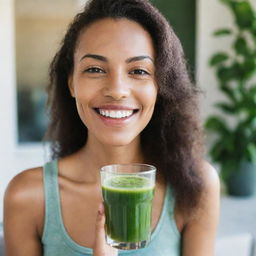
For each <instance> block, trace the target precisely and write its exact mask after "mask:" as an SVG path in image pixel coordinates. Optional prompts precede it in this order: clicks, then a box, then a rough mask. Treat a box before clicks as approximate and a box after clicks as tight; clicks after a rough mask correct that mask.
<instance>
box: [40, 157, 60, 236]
mask: <svg viewBox="0 0 256 256" xmlns="http://www.w3.org/2000/svg"><path fill="white" fill-rule="evenodd" d="M43 179H44V195H45V220H44V231H43V235H42V241H44V240H47V237H48V235H51V237H52V234H54V233H55V234H56V233H58V231H59V229H60V218H59V214H60V213H59V211H60V209H59V193H58V160H53V161H51V162H48V163H46V164H45V165H44V168H43Z"/></svg>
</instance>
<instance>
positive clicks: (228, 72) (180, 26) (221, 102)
mask: <svg viewBox="0 0 256 256" xmlns="http://www.w3.org/2000/svg"><path fill="white" fill-rule="evenodd" d="M85 2H86V1H82V0H55V1H51V0H0V163H1V165H0V223H1V222H2V220H3V195H4V191H5V189H6V186H7V184H8V182H9V181H10V179H11V178H12V177H13V176H15V175H16V174H17V173H19V172H20V171H22V170H24V169H26V168H31V167H35V166H40V165H43V164H44V163H45V162H46V161H48V160H49V148H48V145H47V144H44V143H42V139H43V136H44V133H45V130H46V127H47V122H48V119H47V114H46V110H45V105H46V86H47V84H48V67H49V64H50V61H51V59H52V58H53V56H54V53H55V52H56V50H57V48H58V46H59V44H60V41H61V39H62V37H63V35H64V33H65V30H66V28H67V26H68V24H69V22H70V21H71V19H72V17H73V16H74V15H75V14H76V13H77V12H78V11H79V10H80V9H81V8H82V6H83V5H84V3H85ZM152 2H153V3H154V4H155V5H156V6H157V7H158V8H159V9H160V10H161V11H162V13H164V15H165V16H166V17H167V18H168V20H169V21H170V23H171V25H172V26H173V28H174V30H175V32H176V34H177V35H178V37H179V38H180V40H181V42H182V45H183V47H184V51H185V55H186V57H187V61H188V67H189V70H190V73H191V77H192V79H193V80H194V81H195V83H196V84H197V85H198V86H199V87H200V88H201V89H202V90H203V92H204V93H203V96H202V100H201V107H202V111H201V112H202V113H201V115H202V116H201V117H202V120H203V122H204V123H205V125H206V128H207V129H206V136H205V137H206V138H205V139H206V144H207V152H209V153H207V155H206V158H207V159H208V160H209V161H211V162H212V163H213V164H214V166H215V167H216V168H217V170H218V172H219V173H220V176H221V178H222V181H223V182H222V183H223V185H222V196H221V218H220V227H219V230H218V240H217V245H216V248H217V250H216V255H217V256H221V255H225V256H227V255H232V256H236V255H237V256H247V255H248V256H249V255H250V256H252V255H253V254H252V253H253V244H254V239H255V238H256V221H255V219H256V199H255V187H256V185H255V184H256V182H255V173H256V168H255V164H254V163H255V162H256V146H255V145H256V138H255V135H256V112H255V110H256V90H255V87H256V85H255V83H256V82H255V71H256V37H254V36H253V35H256V13H255V8H256V0H250V1H242V0H241V1H239V0H230V1H229V0H222V1H221V0H179V1H177V0H168V1H167V0H152ZM216 31H217V32H216ZM214 33H215V35H214ZM254 131H255V133H254ZM242 142H243V143H242ZM241 143H242V144H241ZM237 149H240V151H237ZM234 159H235V160H234ZM238 167H239V168H238ZM238 174H241V175H240V176H238ZM245 174H246V175H247V176H248V177H249V178H248V180H249V183H248V180H247V181H246V180H244V177H245V176H246V175H245ZM231 177H232V178H234V177H235V178H236V180H235V181H234V179H233V180H232V181H230V178H231ZM237 177H238V178H237ZM241 177H242V178H241ZM237 180H238V181H237ZM241 181H242V182H241ZM234 188H235V189H234ZM236 188H238V191H237V190H236ZM1 235H2V231H1V224H0V236H1ZM236 246H237V247H236ZM0 247H1V241H0ZM0 255H1V252H0Z"/></svg>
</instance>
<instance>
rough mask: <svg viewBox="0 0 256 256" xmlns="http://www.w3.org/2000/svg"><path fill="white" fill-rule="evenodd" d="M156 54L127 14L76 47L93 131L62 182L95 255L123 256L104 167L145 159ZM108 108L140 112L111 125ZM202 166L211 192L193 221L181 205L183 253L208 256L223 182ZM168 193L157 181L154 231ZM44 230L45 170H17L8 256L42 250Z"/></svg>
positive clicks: (80, 90)
mask: <svg viewBox="0 0 256 256" xmlns="http://www.w3.org/2000/svg"><path fill="white" fill-rule="evenodd" d="M131 46H132V47H131ZM88 54H90V56H89V57H88ZM91 54H93V55H97V56H101V58H99V57H97V58H95V56H94V57H92V56H91ZM85 55H87V57H85ZM136 56H148V57H147V58H142V59H140V60H138V59H134V58H133V57H136ZM102 57H104V58H102ZM131 58H133V59H131ZM154 58H155V52H154V47H153V43H152V39H151V37H150V35H149V34H148V33H147V32H146V31H145V30H144V29H143V28H142V27H141V26H140V25H139V24H137V23H135V22H133V21H129V20H126V19H120V20H113V19H110V18H108V19H103V20H100V21H97V22H96V23H93V24H92V25H90V26H89V27H88V28H87V29H86V30H85V31H83V33H82V34H81V36H80V39H79V42H78V44H77V47H76V51H75V54H74V63H75V64H74V71H73V73H72V74H70V77H69V81H68V82H69V89H70V93H71V95H72V96H73V97H74V98H75V100H76V104H77V109H78V113H79V115H80V118H81V120H82V121H83V122H84V124H85V125H86V126H87V128H88V141H87V143H86V145H85V146H84V147H83V148H82V149H81V150H79V151H78V152H76V153H74V154H72V155H70V156H68V157H65V158H63V159H61V160H60V161H59V166H58V167H59V177H58V181H59V187H60V199H61V206H62V215H63V221H64V224H65V228H66V230H67V232H68V234H69V235H70V237H71V238H72V239H73V240H74V241H75V242H76V243H78V244H80V245H82V246H86V247H90V248H93V249H94V256H104V255H108V256H114V255H117V251H116V250H115V249H113V248H110V247H109V246H108V245H106V244H105V239H104V221H105V216H104V209H103V207H102V204H101V202H102V195H101V189H100V177H99V168H100V167H101V166H103V165H106V164H111V163H131V162H141V163H143V162H144V157H143V152H142V151H141V148H140V133H141V131H142V130H143V129H144V128H145V126H146V125H147V123H148V122H149V120H150V118H151V116H152V113H153V110H154V105H155V101H156V96H157V84H156V80H155V77H154V71H155V66H154ZM110 105H111V108H113V105H114V106H115V107H120V106H126V107H127V106H129V107H131V108H133V109H136V110H137V112H136V113H135V114H133V116H132V117H131V118H128V120H127V121H126V122H125V123H122V122H121V124H120V123H118V122H117V123H115V122H114V123H111V122H110V123H109V122H106V120H105V121H103V120H102V119H101V118H100V116H99V114H98V113H97V112H96V111H95V108H100V107H104V108H106V106H107V107H109V106H110ZM85 166H86V168H84V167H85ZM70 170H72V172H70ZM198 171H199V172H201V175H202V177H203V180H204V182H205V191H204V195H203V197H202V200H201V203H200V205H199V207H198V209H197V210H196V211H195V213H194V215H193V217H192V218H189V219H188V218H187V217H185V216H187V215H185V214H184V213H183V212H182V211H180V210H179V209H178V208H177V207H175V220H176V225H177V228H178V230H179V231H180V232H181V233H182V255H183V256H205V255H209V256H210V255H213V251H214V250H213V247H214V238H215V234H216V226H217V222H218V212H219V180H218V175H217V174H216V171H215V170H214V169H213V168H212V167H211V166H210V165H209V164H208V163H206V162H203V161H202V164H201V167H200V170H198ZM165 190H166V184H165V182H164V181H163V180H161V179H160V178H158V179H157V183H156V189H155V197H154V200H153V212H152V230H153V229H154V228H155V227H156V225H157V223H158V221H159V218H160V214H161V211H162V207H163V201H164V196H165ZM43 227H44V191H43V180H42V167H39V168H34V169H30V170H26V171H23V172H22V173H20V174H18V175H17V176H16V177H14V178H13V180H12V181H11V182H10V184H9V186H8V188H7V190H6V194H5V203H4V230H5V240H6V249H7V256H23V255H24V256H27V255H30V256H39V255H42V245H41V242H40V240H41V236H42V233H43Z"/></svg>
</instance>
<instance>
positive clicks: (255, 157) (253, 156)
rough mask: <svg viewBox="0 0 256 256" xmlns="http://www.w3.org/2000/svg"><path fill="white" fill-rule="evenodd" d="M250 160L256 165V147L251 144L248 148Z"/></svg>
mask: <svg viewBox="0 0 256 256" xmlns="http://www.w3.org/2000/svg"><path fill="white" fill-rule="evenodd" d="M247 153H248V157H249V159H248V160H251V161H252V162H253V163H256V145H255V144H253V143H249V144H248V146H247Z"/></svg>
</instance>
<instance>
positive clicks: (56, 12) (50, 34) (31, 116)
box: [15, 0, 79, 143]
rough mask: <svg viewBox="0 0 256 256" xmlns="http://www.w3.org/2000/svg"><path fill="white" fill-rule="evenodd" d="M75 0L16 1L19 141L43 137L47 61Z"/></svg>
mask: <svg viewBox="0 0 256 256" xmlns="http://www.w3.org/2000/svg"><path fill="white" fill-rule="evenodd" d="M78 6H79V1H74V0H55V1H51V0H16V1H15V27H16V42H15V43H16V44H15V45H16V80H17V81H16V82H17V108H18V109H17V115H18V117H17V120H18V142H19V143H28V142H29V143H31V142H39V141H41V140H42V138H43V136H44V134H45V131H46V127H47V122H48V119H47V115H46V111H45V110H46V109H45V106H46V98H47V97H46V87H47V85H48V68H49V64H50V62H51V60H52V58H53V57H54V54H55V53H56V50H57V48H58V46H59V43H60V41H61V39H62V37H63V35H64V32H65V30H66V27H67V25H68V24H69V22H70V21H71V19H72V18H73V16H74V15H75V13H76V12H77V11H78Z"/></svg>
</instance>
